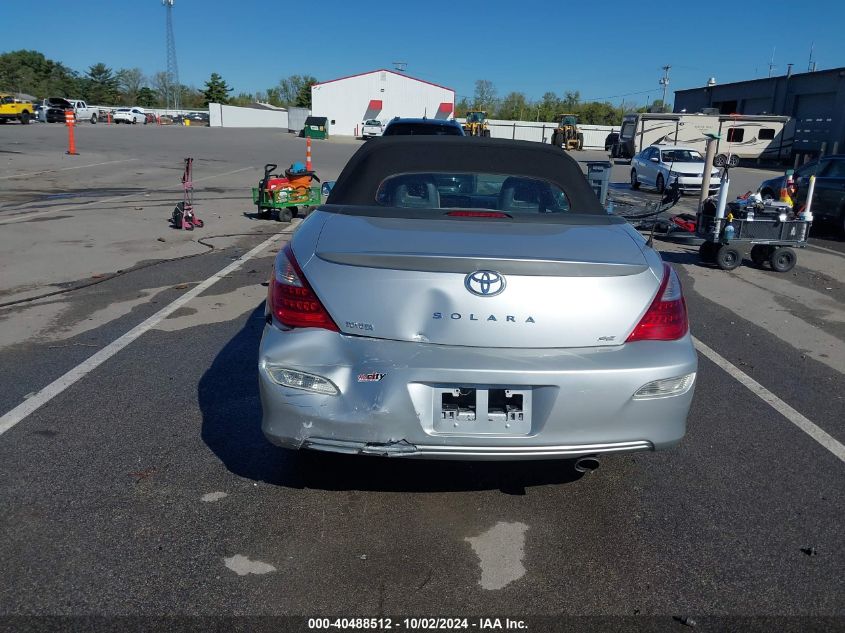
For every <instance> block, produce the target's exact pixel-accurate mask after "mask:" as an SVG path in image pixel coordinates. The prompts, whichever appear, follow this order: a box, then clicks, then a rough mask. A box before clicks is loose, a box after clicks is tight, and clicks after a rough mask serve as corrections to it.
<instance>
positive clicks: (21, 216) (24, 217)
mask: <svg viewBox="0 0 845 633" xmlns="http://www.w3.org/2000/svg"><path fill="white" fill-rule="evenodd" d="M132 160H135V159H134V158H133V159H132ZM248 169H253V168H252V167H242V168H241V169H235V170H234V171H227V172H224V173H222V174H214V175H213V176H206V177H205V178H197V179H196V180H194V182H203V181H205V180H213V179H214V178H222V177H223V176H231V175H232V174H239V173H241V172H242V171H246V170H248ZM181 188H182V185H174V186H168V187H164V188H163V189H160V191H173V190H175V189H181ZM143 195H144V192H143V191H140V192H137V191H136V192H135V193H127V194H124V195H122V196H115V197H114V198H104V199H102V200H90V201H88V202H80V203H79V204H71V205H68V206H66V207H62V208H61V209H51V210H49V211H40V212H37V213H18V214H16V215H13V216H10V217H8V218H3V219H0V224H11V223H13V222H27V221H28V220H31V219H32V218H39V217H41V216H42V215H53V214H56V213H64V212H65V211H73V210H74V209H82V208H84V207H90V206H93V205H95V204H105V203H106V202H115V201H116V200H123V199H125V198H137V197H139V196H143Z"/></svg>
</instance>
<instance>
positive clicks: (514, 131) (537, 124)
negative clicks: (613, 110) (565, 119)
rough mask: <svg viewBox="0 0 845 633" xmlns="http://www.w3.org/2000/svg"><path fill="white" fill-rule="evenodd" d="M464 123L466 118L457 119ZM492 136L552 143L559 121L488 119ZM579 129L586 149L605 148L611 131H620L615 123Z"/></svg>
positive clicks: (583, 126)
mask: <svg viewBox="0 0 845 633" xmlns="http://www.w3.org/2000/svg"><path fill="white" fill-rule="evenodd" d="M456 120H457V121H458V122H459V123H464V122H465V119H463V118H461V119H456ZM487 123H488V125H489V126H490V136H491V137H492V138H510V139H515V140H517V141H534V142H536V143H551V140H552V133H553V132H554V131H555V129H556V128H557V123H552V122H551V121H504V120H501V119H488V120H487ZM578 129H579V130H580V131H581V133H582V134H583V135H584V149H604V140H605V138H607V135H608V134H610V133H611V132H618V131H619V126H614V125H579V126H578Z"/></svg>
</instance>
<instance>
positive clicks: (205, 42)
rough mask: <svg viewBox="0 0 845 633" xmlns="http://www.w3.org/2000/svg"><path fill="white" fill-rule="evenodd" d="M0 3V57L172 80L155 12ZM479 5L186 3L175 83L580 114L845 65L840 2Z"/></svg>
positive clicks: (96, 1) (108, 5) (141, 7)
mask: <svg viewBox="0 0 845 633" xmlns="http://www.w3.org/2000/svg"><path fill="white" fill-rule="evenodd" d="M0 2H2V4H3V11H2V13H0V52H5V51H10V50H17V49H20V48H27V49H35V50H39V51H41V52H42V53H44V54H45V55H46V56H47V57H49V58H51V59H55V60H58V61H62V62H64V63H65V64H67V65H68V66H70V67H71V68H73V69H75V70H78V71H84V70H86V69H87V68H88V67H89V66H90V65H92V64H94V63H97V62H104V63H105V64H107V65H108V66H111V67H112V68H114V69H118V68H121V67H135V66H137V67H139V68H141V69H142V70H143V71H144V72H145V73H147V74H150V75H151V74H153V73H154V72H156V71H159V70H164V68H165V66H166V63H165V45H164V42H165V38H164V36H165V9H164V8H163V7H162V6H161V2H160V0H129V2H118V1H117V0H86V1H85V2H84V3H80V2H78V1H76V2H70V3H68V2H67V0H64V1H59V0H38V2H13V1H12V0H0ZM472 5H473V3H472V2H455V3H449V4H443V3H436V2H426V3H419V2H413V3H411V2H402V1H401V0H400V1H399V2H393V3H381V2H376V3H373V2H367V3H356V2H339V1H335V0H330V1H327V2H314V1H311V2H301V3H297V2H266V1H264V2H259V1H253V0H239V1H229V2H224V1H222V0H176V6H175V8H174V28H175V33H176V50H177V56H178V60H179V74H180V79H181V81H182V83H185V84H188V85H194V86H196V87H202V85H203V83H204V82H205V80H206V79H207V78H208V76H209V75H210V74H211V73H212V72H218V73H220V74H221V75H222V76H223V78H224V79H226V81H227V82H228V84H229V85H230V86H232V87H234V88H235V92H242V91H243V92H254V91H256V90H265V89H266V88H267V87H269V86H272V85H275V84H276V83H278V81H279V79H280V78H282V77H285V76H288V75H291V74H311V75H314V76H316V77H317V78H318V79H319V80H327V79H333V78H337V77H341V76H344V75H348V74H355V73H359V72H364V71H368V70H374V69H376V68H383V67H385V68H391V67H392V65H391V63H392V62H394V61H405V62H407V63H408V68H407V72H408V74H409V75H412V76H415V77H419V78H421V79H426V80H428V81H432V82H435V83H439V84H443V85H446V86H448V87H450V88H454V89H455V91H456V92H457V94H458V97H459V98H460V97H461V96H463V95H472V93H473V90H474V84H475V80H476V79H489V80H491V81H492V82H493V83H494V85H495V87H496V89H497V91H498V94H499V96H504V95H505V94H506V93H508V92H510V91H512V90H514V91H521V92H524V93H525V94H526V95H527V96H528V97H529V98H538V97H540V96H541V95H542V94H543V93H544V92H546V91H547V90H551V91H554V92H557V93H558V94H561V95H562V94H563V93H564V92H565V91H567V90H578V91H580V93H581V96H582V98H585V99H592V98H605V97H613V98H612V99H610V100H611V101H613V102H614V103H618V102H619V101H620V99H621V98H622V95H628V96H626V97H624V98H625V99H626V101H635V102H637V103H645V102H646V101H647V100H648V101H650V100H652V99H655V98H659V97H660V86H659V85H658V80H659V78H660V76H661V74H662V71H661V69H660V67H661V66H663V65H665V64H671V65H672V69H671V75H670V99H669V100H671V90H675V89H683V88H691V87H696V86H701V85H704V83H705V82H706V81H707V78H708V77H711V76H714V77H716V80H717V81H718V82H719V83H728V82H730V81H741V80H744V79H752V78H758V77H765V76H766V75H767V74H768V64H769V61H770V59H771V57H772V48H773V46H774V47H775V51H774V63H775V65H776V69H775V74H783V73H785V71H786V64H787V63H788V62H792V63H794V64H795V72H803V71H806V70H807V62H808V58H809V52H810V45H811V44H812V43H815V59H816V61H817V63H818V68H819V69H824V68H832V67H837V66H845V38H843V37H842V25H843V24H845V0H814V1H811V2H805V3H796V2H795V1H794V0H789V1H783V0H767V1H762V0H735V1H734V2H733V3H719V2H712V1H708V2H706V3H705V2H701V1H695V0H694V1H691V2H690V1H685V0H671V1H666V2H649V1H647V0H643V1H641V2H631V0H628V1H626V2H623V1H617V0H605V1H604V2H599V1H594V2H566V1H561V0H559V1H558V2H551V1H546V2H541V1H532V0H523V1H522V2H512V1H511V2H500V1H497V0H492V1H490V0H488V1H486V2H478V3H477V5H478V6H479V11H477V12H472V11H470V10H469V9H468V8H467V7H470V6H472ZM702 6H707V7H708V9H707V11H706V13H705V12H704V11H703V10H702ZM69 7H70V9H69ZM419 7H427V8H419ZM703 14H704V15H703ZM755 25H758V26H760V27H761V29H762V30H761V31H760V32H754V27H755ZM632 93H637V94H632Z"/></svg>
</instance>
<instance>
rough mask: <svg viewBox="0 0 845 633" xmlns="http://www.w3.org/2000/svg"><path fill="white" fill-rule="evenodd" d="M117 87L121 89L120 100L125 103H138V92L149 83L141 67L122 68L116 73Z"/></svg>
mask: <svg viewBox="0 0 845 633" xmlns="http://www.w3.org/2000/svg"><path fill="white" fill-rule="evenodd" d="M115 79H117V88H118V90H120V100H121V101H122V102H123V104H124V105H129V106H131V105H135V104H136V103H138V93H139V92H140V90H141V88H142V87H143V86H144V85H145V84H146V83H147V81H146V79H145V78H144V73H143V72H141V69H140V68H121V69H120V70H118V71H117V73H116V74H115Z"/></svg>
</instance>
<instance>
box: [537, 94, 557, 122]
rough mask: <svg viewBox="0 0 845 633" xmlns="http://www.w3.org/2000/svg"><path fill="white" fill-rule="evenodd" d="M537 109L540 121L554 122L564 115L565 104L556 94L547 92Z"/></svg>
mask: <svg viewBox="0 0 845 633" xmlns="http://www.w3.org/2000/svg"><path fill="white" fill-rule="evenodd" d="M537 109H538V119H537V120H538V121H554V118H555V117H556V116H557V115H558V114H562V112H563V104H562V103H561V101H560V99H559V98H558V96H557V95H556V94H555V93H553V92H547V93H545V94H544V95H543V97H542V99H540V102H539V103H538V104H537Z"/></svg>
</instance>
